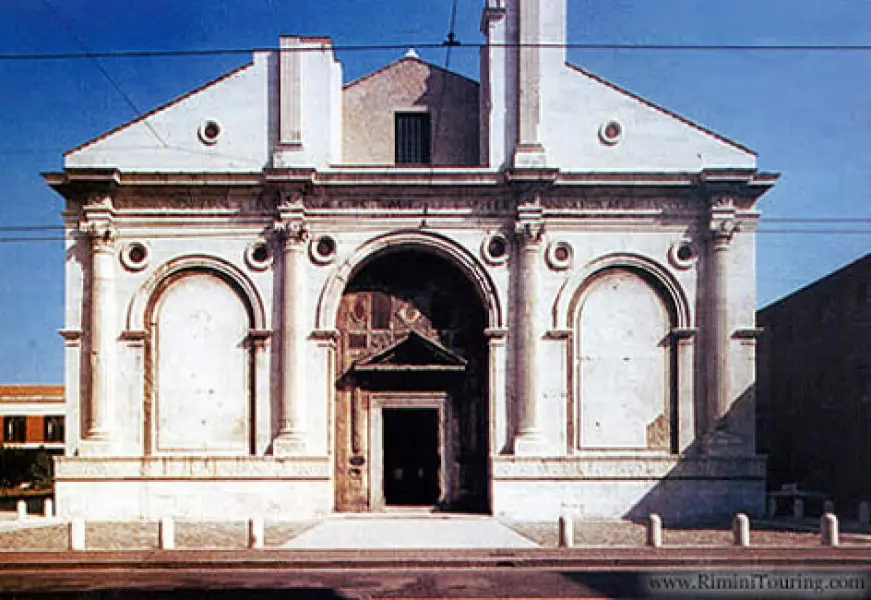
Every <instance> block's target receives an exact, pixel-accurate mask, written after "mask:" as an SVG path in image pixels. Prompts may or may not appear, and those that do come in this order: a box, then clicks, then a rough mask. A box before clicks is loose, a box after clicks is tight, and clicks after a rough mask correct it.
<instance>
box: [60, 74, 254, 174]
mask: <svg viewBox="0 0 871 600" xmlns="http://www.w3.org/2000/svg"><path fill="white" fill-rule="evenodd" d="M252 65H254V62H253V61H252V62H249V63H247V64H244V65H242V66H240V67H237V68H236V69H233V70H232V71H230V72H228V73H224V74H223V75H221V76H220V77H218V78H216V79H213V80H211V81H209V82H207V83H204V84H203V85H201V86H199V87H197V88H194V89H193V90H191V91H189V92H187V93H185V94H182V95H181V96H178V97H176V98H173V99H172V100H170V101H169V102H166V103H164V104H161V105H160V106H158V107H157V108H155V109H152V110H150V111H148V112H146V113H143V114H142V115H140V116H138V117H136V118H135V119H133V120H132V121H127V122H126V123H122V124H121V125H118V126H117V127H114V128H113V129H110V130H109V131H106V132H105V133H102V134H100V135H98V136H97V137H95V138H93V139H91V140H88V141H87V142H84V143H82V144H79V145H78V146H76V147H75V148H73V149H71V150H67V151H66V152H64V157H67V156H69V155H71V154H74V153H76V152H79V151H81V150H84V149H85V148H88V147H90V146H93V145H94V144H96V143H97V142H100V141H102V140H105V139H106V138H109V137H111V136H113V135H114V134H116V133H118V132H119V131H123V130H124V129H127V128H129V127H132V126H133V125H135V124H137V123H141V122H143V121H145V120H146V119H148V118H149V117H153V116H154V115H156V114H158V113H160V112H163V111H164V110H166V109H168V108H171V107H173V106H175V105H176V104H181V103H182V102H184V101H185V100H187V99H188V98H190V97H191V96H194V95H196V94H198V93H200V92H202V91H203V90H205V89H207V88H210V87H212V86H213V85H217V84H219V83H221V82H222V81H225V80H227V79H230V78H231V77H233V76H235V75H238V74H239V73H241V72H243V71H245V70H246V69H249V68H250V67H251V66H252Z"/></svg>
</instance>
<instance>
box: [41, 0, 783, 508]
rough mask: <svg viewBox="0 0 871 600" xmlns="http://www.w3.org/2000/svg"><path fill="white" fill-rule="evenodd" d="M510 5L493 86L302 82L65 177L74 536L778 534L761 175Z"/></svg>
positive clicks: (233, 79) (107, 140)
mask: <svg viewBox="0 0 871 600" xmlns="http://www.w3.org/2000/svg"><path fill="white" fill-rule="evenodd" d="M565 15H566V2H565V0H530V1H524V2H520V1H519V0H489V1H488V2H487V6H486V8H485V9H484V13H483V22H482V26H483V31H484V34H485V36H486V41H487V45H486V46H485V47H484V48H482V50H481V72H480V78H479V80H478V81H473V80H471V79H468V78H466V77H463V76H460V75H458V74H455V73H451V72H449V71H446V70H443V69H441V68H439V67H438V66H435V65H432V64H429V63H427V62H424V61H422V60H420V59H419V58H417V57H416V56H414V54H413V53H410V54H409V55H408V56H406V57H405V58H403V59H401V60H399V61H397V62H395V63H393V64H390V65H388V66H386V67H385V68H383V69H381V70H380V71H377V72H375V73H372V74H371V75H368V76H366V77H364V78H362V79H359V80H357V81H352V82H350V83H347V84H345V83H343V76H342V66H341V64H340V63H339V62H337V61H336V59H335V57H334V55H333V49H332V42H331V40H330V39H328V38H306V37H284V38H281V40H280V50H279V51H275V52H258V53H255V55H254V58H253V61H252V62H251V63H250V64H248V65H245V66H243V67H241V68H239V69H237V70H235V71H233V72H231V73H228V74H227V75H225V76H224V77H221V78H220V79H218V80H217V81H214V82H212V83H210V84H208V85H206V86H204V87H202V88H200V89H198V90H195V91H193V92H191V93H190V94H188V95H186V96H184V97H182V98H179V99H176V100H174V101H172V102H170V103H169V104H167V105H165V106H163V107H160V108H158V109H156V110H154V111H153V112H151V113H149V114H147V115H144V116H143V117H142V118H140V119H137V120H136V121H134V122H132V123H129V124H127V125H124V126H121V127H119V128H118V129H116V130H114V131H112V132H109V133H107V134H105V135H103V136H100V137H99V138H97V139H95V140H93V141H91V142H88V143H86V144H84V145H82V146H81V147H79V148H76V149H74V150H72V151H70V152H68V153H67V154H66V156H65V162H64V169H63V171H62V172H59V173H53V174H48V175H46V179H47V181H48V183H49V184H50V185H51V186H52V187H53V188H54V189H56V190H57V191H58V192H59V193H60V194H62V195H63V196H64V197H65V198H66V202H67V204H66V211H65V212H64V218H65V221H66V224H67V236H68V240H69V241H68V247H67V257H68V259H67V267H66V283H67V287H66V289H67V292H66V294H67V295H66V326H65V329H64V331H63V332H62V334H63V337H64V339H65V340H66V348H67V349H66V384H67V402H68V403H67V417H68V418H67V432H68V436H67V439H68V444H67V452H66V457H65V458H63V459H61V460H59V461H58V462H57V465H56V467H57V474H56V481H57V483H56V499H57V507H58V510H59V512H60V513H61V514H62V515H67V516H71V515H88V517H89V518H98V519H130V518H133V519H135V518H157V517H160V516H165V515H171V516H177V517H182V518H206V519H216V518H217V519H222V518H235V519H238V518H244V517H248V516H253V515H262V516H265V517H267V518H289V517H292V516H296V517H298V516H312V515H318V514H327V513H332V512H369V511H390V510H395V509H401V510H407V509H408V508H410V507H411V508H416V509H418V510H420V509H423V510H434V509H438V510H462V511H472V512H481V513H492V514H497V515H500V516H505V517H509V518H517V519H529V520H550V519H553V518H555V517H556V515H557V514H558V513H560V512H565V511H569V512H573V513H575V514H577V515H579V516H581V517H627V518H633V517H644V516H646V515H647V514H648V513H649V512H651V511H656V512H659V513H662V514H664V515H665V516H666V518H668V519H678V518H686V519H689V518H698V517H708V516H714V515H720V514H724V513H733V512H734V511H736V510H744V511H749V512H759V511H761V510H762V509H763V505H764V489H765V480H764V477H765V459H764V457H762V456H760V455H758V454H757V453H756V447H755V439H754V432H755V428H754V414H755V402H754V385H755V383H754V382H755V347H754V345H755V336H756V333H757V330H756V329H755V325H754V315H755V303H756V298H755V246H756V242H755V230H756V223H757V218H758V213H757V211H756V208H755V205H756V201H757V200H758V198H759V197H760V196H761V195H762V194H764V193H765V192H766V191H767V190H768V189H769V188H770V187H771V186H772V185H774V183H775V180H776V176H775V175H771V174H766V173H760V172H759V171H758V170H757V167H756V155H755V154H754V152H752V151H751V150H749V149H747V148H746V147H744V146H742V145H740V144H738V143H736V142H733V141H730V140H728V139H726V138H724V137H722V136H720V135H718V134H716V133H714V132H712V131H710V130H708V129H706V128H704V127H701V126H699V125H697V124H695V123H692V122H690V121H688V120H687V119H685V118H683V117H680V116H678V115H675V114H674V113H672V112H670V111H668V110H667V109H664V108H662V107H659V106H657V105H655V104H653V103H651V102H649V101H648V100H645V99H643V98H640V97H638V96H636V95H634V94H632V93H630V92H628V91H626V90H624V89H622V88H620V87H618V86H616V85H614V84H612V83H609V82H607V81H605V80H603V79H601V78H600V77H598V76H596V75H594V74H592V73H590V72H588V71H586V70H584V69H582V68H580V67H577V66H574V65H570V64H568V63H567V62H566V52H565V46H564V44H565V41H566V31H565V28H566V19H565Z"/></svg>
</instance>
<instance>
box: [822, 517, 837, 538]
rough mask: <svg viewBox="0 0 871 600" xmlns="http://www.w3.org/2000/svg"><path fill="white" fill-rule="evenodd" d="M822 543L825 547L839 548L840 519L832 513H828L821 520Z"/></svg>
mask: <svg viewBox="0 0 871 600" xmlns="http://www.w3.org/2000/svg"><path fill="white" fill-rule="evenodd" d="M820 542H821V543H822V545H823V546H837V545H838V543H839V540H838V517H837V516H835V515H834V514H832V513H826V514H824V515H823V516H822V518H821V519H820Z"/></svg>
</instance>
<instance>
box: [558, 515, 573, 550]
mask: <svg viewBox="0 0 871 600" xmlns="http://www.w3.org/2000/svg"><path fill="white" fill-rule="evenodd" d="M574 544H575V522H574V519H572V517H571V516H569V515H560V518H559V546H560V548H571V547H572V546H574Z"/></svg>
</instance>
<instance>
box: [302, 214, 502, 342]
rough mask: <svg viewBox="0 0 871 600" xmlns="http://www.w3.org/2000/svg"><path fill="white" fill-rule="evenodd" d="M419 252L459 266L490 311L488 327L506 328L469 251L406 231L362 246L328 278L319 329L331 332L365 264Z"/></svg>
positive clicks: (441, 239)
mask: <svg viewBox="0 0 871 600" xmlns="http://www.w3.org/2000/svg"><path fill="white" fill-rule="evenodd" d="M411 249H420V250H425V251H429V252H433V253H435V254H437V255H439V256H442V257H444V258H446V259H447V260H449V261H450V262H452V263H453V264H455V265H456V266H458V267H459V268H460V269H461V270H462V271H463V272H464V273H465V274H466V276H467V277H468V278H469V280H470V281H471V282H472V284H473V285H474V287H475V289H476V291H477V292H478V295H479V296H480V297H481V301H482V302H483V304H484V306H485V308H486V312H487V327H488V328H491V329H499V328H501V327H503V323H504V314H503V310H502V302H501V301H500V299H499V294H498V292H497V290H496V286H495V285H494V284H493V281H492V279H491V278H490V276H489V275H488V274H487V271H486V269H485V268H484V267H483V266H482V265H481V263H480V262H479V261H478V260H477V259H476V258H475V256H474V255H473V254H472V253H471V252H469V251H468V250H467V249H466V248H464V247H463V246H461V245H460V244H458V243H457V242H456V241H454V240H452V239H450V238H448V237H446V236H443V235H439V234H437V233H431V232H425V231H418V230H407V231H395V232H391V233H386V234H383V235H380V236H377V237H374V238H372V239H370V240H369V241H367V242H365V243H364V244H362V245H361V246H359V247H358V248H357V249H356V250H355V251H354V252H353V254H351V256H349V257H348V258H347V259H346V260H345V261H344V262H343V263H341V264H340V265H339V267H338V268H337V269H336V271H335V272H334V273H333V274H332V275H331V276H330V277H329V279H328V280H327V282H326V283H325V284H324V287H323V289H322V291H321V295H320V298H318V303H317V312H316V315H315V329H316V330H332V329H334V328H335V326H336V315H337V312H338V310H339V303H340V302H341V300H342V293H343V292H344V290H345V287H346V285H347V284H348V281H350V280H351V278H352V277H353V276H354V274H355V273H356V272H357V271H359V270H360V268H362V266H363V265H364V264H366V263H367V262H368V261H370V260H372V259H373V258H375V257H376V256H379V255H381V254H383V253H385V252H396V251H402V250H411Z"/></svg>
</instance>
